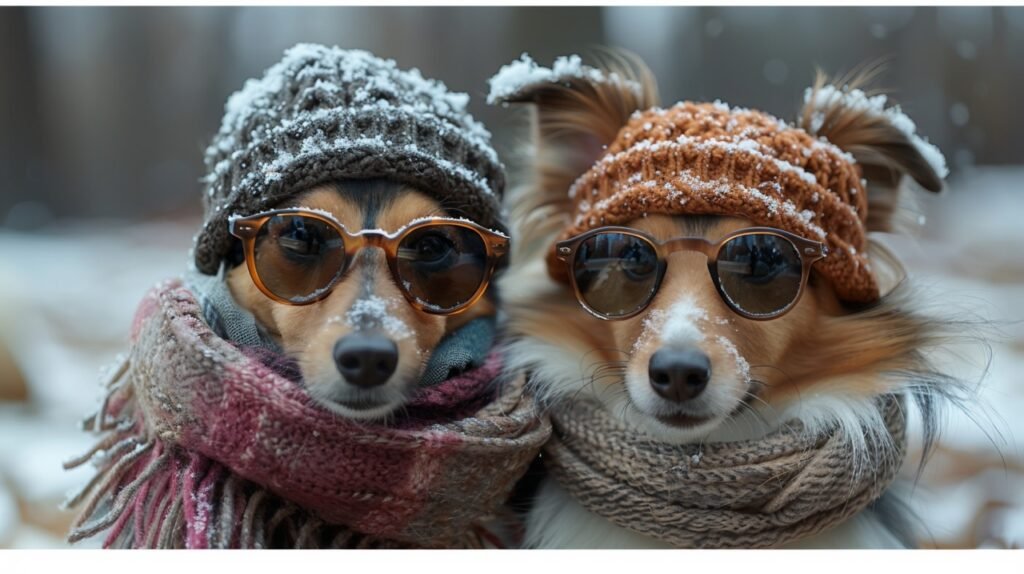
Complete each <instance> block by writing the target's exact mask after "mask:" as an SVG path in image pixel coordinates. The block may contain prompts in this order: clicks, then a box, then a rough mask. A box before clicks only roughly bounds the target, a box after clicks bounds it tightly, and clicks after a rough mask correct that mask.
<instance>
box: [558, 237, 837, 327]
mask: <svg viewBox="0 0 1024 574" xmlns="http://www.w3.org/2000/svg"><path fill="white" fill-rule="evenodd" d="M676 251H699V252H701V253H703V254H704V255H706V256H707V258H708V272H709V273H711V280H712V281H713V282H714V284H715V288H716V289H718V293H719V295H721V297H722V299H723V300H724V301H725V303H726V305H728V306H729V308H731V309H732V310H733V311H735V312H736V313H738V314H739V315H741V316H743V317H746V318H748V319H754V320H766V319H774V318H776V317H780V316H782V315H784V314H785V313H786V312H788V311H789V310H790V309H792V308H793V307H794V306H795V305H796V303H797V301H799V300H800V295H801V294H802V293H803V290H804V286H805V285H806V284H807V277H808V276H809V275H810V272H811V265H813V264H814V262H815V261H818V260H819V259H824V258H825V257H826V256H827V255H828V247H826V246H825V245H824V244H822V243H820V242H817V241H811V240H809V239H804V238H803V237H800V236H799V235H794V234H792V233H789V232H787V231H783V230H781V229H774V228H771V227H752V228H748V229H741V230H739V231H735V232H733V233H730V234H729V235H726V236H725V237H724V238H722V240H721V241H719V242H717V243H712V242H710V241H707V240H706V239H703V238H700V237H680V238H676V239H669V240H667V241H658V240H657V239H655V238H654V237H651V236H650V235H648V234H646V233H643V232H641V231H637V230H635V229H630V228H628V227H601V228H598V229H593V230H591V231H588V232H586V233H583V234H580V235H577V236H576V237H572V238H570V239H567V240H565V241H560V242H559V243H558V244H557V245H556V246H555V254H556V255H557V257H558V258H559V259H560V260H562V261H564V262H565V264H566V266H567V268H568V271H569V278H570V282H571V283H572V287H573V290H574V291H575V292H576V299H578V300H579V302H580V304H581V305H583V308H584V309H586V310H587V311H589V312H590V313H591V314H592V315H595V316H597V317H600V318H601V319H608V320H615V319H628V318H630V317H633V316H635V315H637V314H638V313H640V312H641V311H643V310H644V309H645V308H647V306H648V305H649V304H650V303H651V301H652V300H653V299H654V296H655V295H656V294H657V293H658V288H659V287H660V286H661V281H662V279H663V278H664V276H665V269H666V268H667V267H668V264H667V262H666V258H667V257H668V255H669V254H670V253H674V252H676Z"/></svg>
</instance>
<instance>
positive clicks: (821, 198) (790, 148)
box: [488, 55, 948, 303]
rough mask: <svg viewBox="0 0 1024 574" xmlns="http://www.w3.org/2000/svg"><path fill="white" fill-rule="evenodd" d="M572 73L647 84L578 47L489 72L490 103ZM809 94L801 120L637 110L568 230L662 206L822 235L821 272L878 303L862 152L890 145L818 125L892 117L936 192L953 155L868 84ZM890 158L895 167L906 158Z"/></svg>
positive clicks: (690, 109) (889, 121)
mask: <svg viewBox="0 0 1024 574" xmlns="http://www.w3.org/2000/svg"><path fill="white" fill-rule="evenodd" d="M572 80H584V82H585V83H590V84H594V85H606V86H611V87H614V88H615V89H619V90H631V91H633V92H635V93H639V90H641V87H640V86H639V85H638V84H636V83H635V82H630V81H628V80H627V79H625V78H622V77H619V76H617V75H616V74H615V73H609V72H606V71H603V70H599V69H595V68H591V67H589V66H585V65H583V64H582V61H581V59H580V58H579V57H578V56H572V57H562V58H559V59H557V60H555V63H554V65H553V66H552V68H550V69H548V68H544V67H542V66H539V65H537V64H536V63H535V62H534V61H533V60H532V59H531V58H529V57H528V56H526V55H523V57H522V58H521V59H520V60H517V61H514V62H512V63H511V64H508V65H506V66H504V67H503V68H502V69H501V70H500V71H499V72H498V74H497V75H495V76H494V77H493V78H492V79H491V80H490V86H491V93H490V96H489V98H488V102H490V103H504V102H509V101H520V100H521V98H523V96H524V94H528V93H529V92H530V91H531V90H534V89H537V88H538V87H540V86H544V85H551V84H563V85H564V86H566V87H568V86H571V85H572ZM822 81H824V79H823V78H822ZM804 99H805V102H804V109H805V111H806V116H807V117H805V118H804V121H803V122H802V124H801V127H796V126H793V125H790V124H787V123H786V122H784V121H782V120H780V119H778V118H776V117H774V116H772V115H770V114H767V113H764V112H760V111H756V110H749V109H744V108H738V107H730V106H728V105H726V104H723V103H722V102H719V101H715V102H713V103H695V102H681V103H678V104H676V105H674V106H672V107H671V108H669V109H661V108H657V107H654V108H650V109H646V110H638V111H636V112H634V113H633V114H632V116H631V117H630V118H629V120H628V121H626V122H625V125H624V126H623V127H622V128H621V129H620V130H619V131H618V133H617V135H616V136H615V137H614V139H613V140H612V141H611V142H609V143H608V145H607V146H606V149H605V151H604V153H603V154H602V156H601V157H600V158H599V159H598V160H597V161H596V162H595V163H594V164H593V165H592V166H590V167H589V169H587V171H585V172H584V173H583V174H582V175H581V176H579V178H578V179H576V181H575V182H574V183H573V184H572V185H571V187H570V189H569V190H568V194H569V197H570V199H571V205H572V212H571V213H572V216H573V219H572V220H571V225H570V226H569V228H568V229H566V230H564V231H563V233H562V234H561V235H560V237H559V239H566V238H569V237H573V236H575V235H578V234H580V233H583V232H585V231H588V230H590V229H594V228H596V227H601V226H606V225H625V224H628V223H629V222H630V221H631V220H634V219H636V218H638V217H643V216H646V215H649V214H655V213H659V214H667V215H689V214H692V215H700V214H706V215H731V216H738V217H744V218H747V219H749V220H750V221H752V222H753V223H754V224H755V225H764V226H771V227H776V228H779V229H785V230H787V231H790V232H793V233H796V234H798V235H801V236H803V237H806V238H808V239H813V240H818V241H821V242H822V243H824V244H825V245H827V246H828V248H829V251H830V253H829V256H828V257H827V258H826V259H825V260H823V261H821V262H819V263H818V264H816V267H815V269H817V270H818V271H819V272H821V273H822V274H823V275H824V276H825V277H826V278H827V279H829V280H830V281H831V282H832V284H833V285H834V287H835V289H836V291H837V294H838V295H839V296H840V298H842V299H843V300H845V301H849V302H860V303H866V302H872V301H875V300H877V299H878V298H879V286H878V282H877V279H876V277H875V275H874V273H873V271H872V269H871V265H870V263H869V261H868V258H867V256H866V253H865V251H866V248H867V231H868V226H867V222H868V203H869V202H868V193H867V190H866V183H867V182H866V181H865V180H864V179H862V178H863V177H865V173H863V170H862V167H863V166H861V165H859V164H858V163H857V160H856V159H855V157H854V155H855V154H861V155H862V156H863V157H864V159H865V160H867V161H868V162H869V163H878V162H879V158H878V157H876V156H878V155H879V154H882V155H884V154H885V153H887V152H888V153H891V152H892V150H872V149H870V147H865V146H859V147H858V146H857V145H853V146H852V147H851V148H850V150H849V152H848V151H844V150H843V149H840V148H839V147H837V146H836V145H834V144H833V143H831V142H830V141H829V140H827V139H826V138H825V137H823V136H821V135H820V134H822V133H826V134H831V133H833V132H835V131H837V129H838V130H839V131H841V129H840V128H841V127H842V126H839V127H838V128H837V126H836V125H834V124H836V123H837V122H840V123H841V122H845V125H850V120H851V117H850V116H848V115H844V114H845V113H846V112H848V111H854V112H856V113H857V114H858V117H859V118H861V119H863V120H868V121H867V123H864V122H861V123H859V124H858V125H859V126H860V127H861V128H863V127H865V126H868V127H870V128H872V129H877V128H878V124H884V125H885V126H887V127H888V128H891V130H895V133H896V136H898V137H895V138H894V137H892V134H889V135H887V136H886V137H888V138H889V139H886V140H885V141H883V142H882V145H890V146H891V147H897V148H898V147H900V146H903V147H908V148H910V149H912V150H913V155H914V156H915V157H914V158H913V159H912V160H911V161H910V163H911V164H915V163H920V164H922V166H926V167H922V166H918V167H913V166H911V167H912V169H911V171H913V172H914V173H915V179H918V181H919V183H922V185H923V186H924V187H925V188H926V189H930V190H932V191H938V190H939V189H940V188H941V179H942V178H944V177H945V176H946V174H947V173H948V170H947V169H946V164H945V159H944V158H943V157H942V153H941V152H940V151H939V150H938V148H936V147H935V146H934V145H932V144H930V143H928V142H927V140H925V139H924V138H921V137H920V136H918V135H917V134H916V127H915V126H914V123H913V122H912V121H911V120H910V119H909V118H908V117H907V116H906V115H905V114H903V112H902V111H900V109H899V107H898V106H892V107H886V98H885V96H883V95H879V96H873V97H869V96H867V95H866V94H865V93H864V92H863V91H861V90H859V89H852V88H847V87H844V88H836V87H834V86H824V85H819V86H816V87H815V88H809V89H808V90H807V92H806V94H805V98H804ZM844 118H845V119H844ZM825 128H827V129H825ZM891 130H890V131H891ZM847 139H849V138H847ZM846 143H847V144H849V142H848V141H847V142H846ZM897 144H898V145H897ZM874 145H879V144H878V143H877V142H876V143H875V144H874ZM851 152H852V153H851ZM881 163H882V165H883V166H885V167H887V168H888V167H895V164H897V163H900V161H895V160H894V161H893V162H888V163H887V161H882V162H881ZM902 167H903V168H906V167H907V166H902ZM918 168H921V169H918ZM923 172H927V173H926V174H923ZM922 174H923V175H922ZM548 270H549V273H550V274H551V275H552V277H554V278H555V279H558V280H562V281H567V280H568V277H567V276H566V270H565V266H564V265H562V264H561V263H560V262H559V261H558V260H557V257H556V255H555V252H554V245H552V247H551V251H550V252H549V254H548Z"/></svg>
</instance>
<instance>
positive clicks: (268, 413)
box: [67, 283, 550, 548]
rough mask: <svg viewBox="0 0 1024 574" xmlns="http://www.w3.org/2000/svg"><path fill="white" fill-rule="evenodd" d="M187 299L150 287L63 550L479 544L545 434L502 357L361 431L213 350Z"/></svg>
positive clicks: (173, 286) (226, 351) (228, 352)
mask: <svg viewBox="0 0 1024 574" xmlns="http://www.w3.org/2000/svg"><path fill="white" fill-rule="evenodd" d="M202 317H203V315H202V311H201V309H200V308H199V305H198V303H197V302H196V300H195V298H194V297H193V295H192V294H191V292H189V291H188V290H187V289H185V288H182V287H181V286H180V285H179V284H177V283H168V284H165V285H162V286H159V287H157V289H155V290H154V291H153V292H151V293H150V294H149V295H147V297H146V298H145V300H144V301H143V303H142V304H141V306H140V309H139V311H138V314H137V315H136V319H135V322H134V325H133V328H132V340H133V344H132V348H131V351H130V354H129V356H128V358H127V361H126V362H125V364H124V365H123V366H122V368H121V369H120V370H118V372H116V373H115V375H114V378H113V381H112V383H111V386H110V388H109V392H108V395H107V398H106V400H105V401H104V402H103V404H102V406H101V407H100V409H99V411H98V413H97V414H96V415H94V416H93V417H92V418H91V419H89V420H87V421H86V425H87V427H89V428H91V429H95V430H98V431H101V432H102V433H103V436H102V439H101V440H100V441H99V443H98V444H97V445H96V446H95V447H94V448H93V449H92V450H91V451H90V452H88V453H86V454H85V455H84V456H82V457H79V458H78V459H76V460H72V461H69V463H68V464H67V466H68V467H71V466H76V465H80V464H84V463H85V462H87V461H92V462H93V463H94V464H95V465H96V466H97V468H98V471H97V473H96V475H95V477H94V478H93V480H92V481H90V482H89V483H88V484H87V485H85V487H84V488H83V489H82V491H81V492H80V493H78V494H77V495H74V496H72V497H71V498H70V499H69V501H68V506H76V505H79V504H81V505H84V508H83V509H82V511H81V514H80V517H79V519H78V520H77V522H76V523H75V525H74V526H73V528H72V531H71V533H70V535H69V540H71V541H72V542H74V541H77V540H81V539H83V538H86V537H89V536H93V535H96V534H99V533H101V532H104V531H105V532H106V533H107V534H106V540H105V546H108V547H111V546H113V547H161V548H181V547H187V548H211V547H219V548H234V547H242V548H254V547H255V548H260V547H299V548H315V547H363V546H371V547H381V546H384V547H396V546H397V547H410V546H411V547H467V546H468V547H478V546H481V545H482V544H484V541H486V540H487V539H488V533H487V531H486V529H485V528H484V527H483V526H482V525H483V524H484V522H485V521H486V520H488V519H490V518H493V517H494V516H495V515H496V514H497V513H498V512H499V509H500V507H501V505H502V503H503V502H504V501H505V499H506V497H507V496H508V494H509V493H510V491H511V489H512V487H513V486H514V484H515V482H516V481H517V480H518V479H519V477H520V476H522V475H523V473H524V472H525V471H526V469H527V467H528V466H529V464H530V462H531V461H532V460H533V459H534V458H535V457H536V456H537V454H538V452H539V451H540V448H541V445H542V444H543V443H544V442H545V441H546V439H547V438H548V436H549V434H550V425H549V423H548V422H547V420H546V419H543V418H541V417H539V416H538V413H537V411H536V409H535V407H534V403H533V402H532V401H531V400H530V399H529V398H528V397H527V396H525V395H523V393H522V382H521V381H514V382H510V383H506V384H503V385H500V386H497V385H494V384H493V383H494V379H495V378H496V377H497V376H498V373H499V372H500V370H501V369H500V367H501V366H500V361H499V359H498V356H497V354H492V355H491V357H490V358H489V359H488V361H487V362H486V363H485V364H484V365H483V366H482V367H480V368H478V369H476V370H473V371H470V372H468V373H466V374H464V375H462V376H458V377H455V378H452V379H449V380H447V381H444V382H442V383H440V384H439V385H436V386H432V387H429V388H426V389H423V390H422V391H421V394H420V395H418V396H417V397H415V398H414V399H413V401H412V402H411V403H410V404H409V405H408V406H407V410H408V416H406V417H403V418H401V419H399V421H397V422H395V423H394V424H393V425H391V426H386V427H385V426H380V425H374V424H368V423H363V424H357V423H354V422H350V421H348V420H346V419H343V418H340V417H338V416H337V415H335V414H332V413H330V412H328V411H326V410H324V409H322V408H320V407H318V406H316V405H315V404H313V402H312V401H311V400H310V399H309V397H308V395H307V394H306V393H305V391H304V390H303V389H302V388H301V384H300V383H298V382H296V381H295V380H293V379H292V378H290V377H286V376H283V375H282V374H281V373H279V372H278V370H279V369H272V368H270V367H268V366H267V365H266V364H265V363H264V362H263V361H261V360H259V359H258V358H255V357H252V356H250V355H247V354H246V353H244V352H243V351H242V350H240V349H239V348H237V347H235V346H234V345H232V344H231V343H229V342H227V341H225V340H224V339H221V338H219V337H217V336H216V335H215V334H214V333H213V332H212V331H210V329H209V327H208V326H207V325H206V323H205V322H204V321H203V318H202Z"/></svg>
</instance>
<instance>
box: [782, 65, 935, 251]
mask: <svg viewBox="0 0 1024 574" xmlns="http://www.w3.org/2000/svg"><path fill="white" fill-rule="evenodd" d="M878 71H879V68H878V67H877V66H876V67H874V68H868V69H865V70H863V71H861V72H857V73H854V74H852V75H851V76H848V77H847V78H841V79H839V80H837V81H835V82H834V83H833V84H829V82H828V80H827V78H826V77H825V75H824V74H822V73H821V72H820V71H819V72H818V76H817V78H816V80H815V83H814V86H812V87H810V88H807V91H806V92H805V94H804V106H803V110H802V112H801V114H800V120H799V125H800V127H802V128H803V129H804V130H806V131H807V132H808V133H810V134H812V135H816V136H820V137H824V138H825V139H827V140H828V141H829V142H831V143H832V144H834V145H836V146H837V147H839V148H840V149H842V150H843V151H846V152H848V153H850V154H851V155H852V156H853V157H854V158H855V159H856V160H857V163H858V164H860V166H861V168H862V169H863V174H864V178H865V179H866V180H867V189H868V222H867V227H868V230H869V231H892V230H893V228H894V226H895V225H894V219H896V211H897V208H898V207H899V202H900V198H899V188H900V183H901V181H902V179H903V176H910V177H912V178H913V179H914V180H915V181H917V183H918V184H920V185H921V186H922V187H924V188H925V189H927V190H928V191H934V192H938V191H940V190H941V189H942V180H943V178H945V177H946V174H947V169H946V161H945V159H944V158H943V157H942V153H941V152H940V151H939V150H938V148H936V147H935V146H934V145H932V144H930V143H928V142H927V141H926V140H924V139H922V138H921V137H920V136H918V135H917V134H916V133H915V131H916V128H915V126H914V122H913V121H911V120H910V118H908V117H907V116H906V115H905V114H903V112H902V111H900V109H899V106H893V107H889V108H886V107H885V104H886V96H884V95H869V94H866V93H865V92H864V91H863V88H864V87H865V85H866V84H868V83H869V82H870V81H871V79H872V78H873V77H874V76H875V75H876V74H877V72H878ZM837 86H841V87H837Z"/></svg>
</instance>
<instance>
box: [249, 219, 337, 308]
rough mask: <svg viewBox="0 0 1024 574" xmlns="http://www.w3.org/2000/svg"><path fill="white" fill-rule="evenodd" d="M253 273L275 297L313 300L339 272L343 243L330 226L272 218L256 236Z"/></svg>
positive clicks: (318, 222) (316, 222)
mask: <svg viewBox="0 0 1024 574" xmlns="http://www.w3.org/2000/svg"><path fill="white" fill-rule="evenodd" d="M254 255H255V263H256V271H257V273H258V274H259V277H260V280H262V281H263V284H264V285H266V287H267V288H268V289H269V290H270V291H271V292H272V293H274V294H275V295H277V296H278V297H281V298H282V299H287V300H289V301H292V302H295V303H302V302H305V301H309V300H312V299H316V298H317V297H318V296H319V295H320V294H321V293H322V291H323V290H324V289H326V288H327V287H329V286H330V285H331V283H332V282H333V281H334V279H335V277H337V276H338V274H339V273H341V271H342V267H344V263H345V242H344V240H343V239H342V237H341V236H340V235H339V234H338V232H337V231H335V230H334V228H332V227H331V226H330V225H328V224H326V223H324V222H322V221H320V220H318V219H315V218H312V217H306V216H303V215H275V216H274V217H271V218H270V219H269V220H267V222H266V223H264V224H263V226H262V227H261V228H260V230H259V233H258V234H257V235H256V247H255V253H254Z"/></svg>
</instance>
